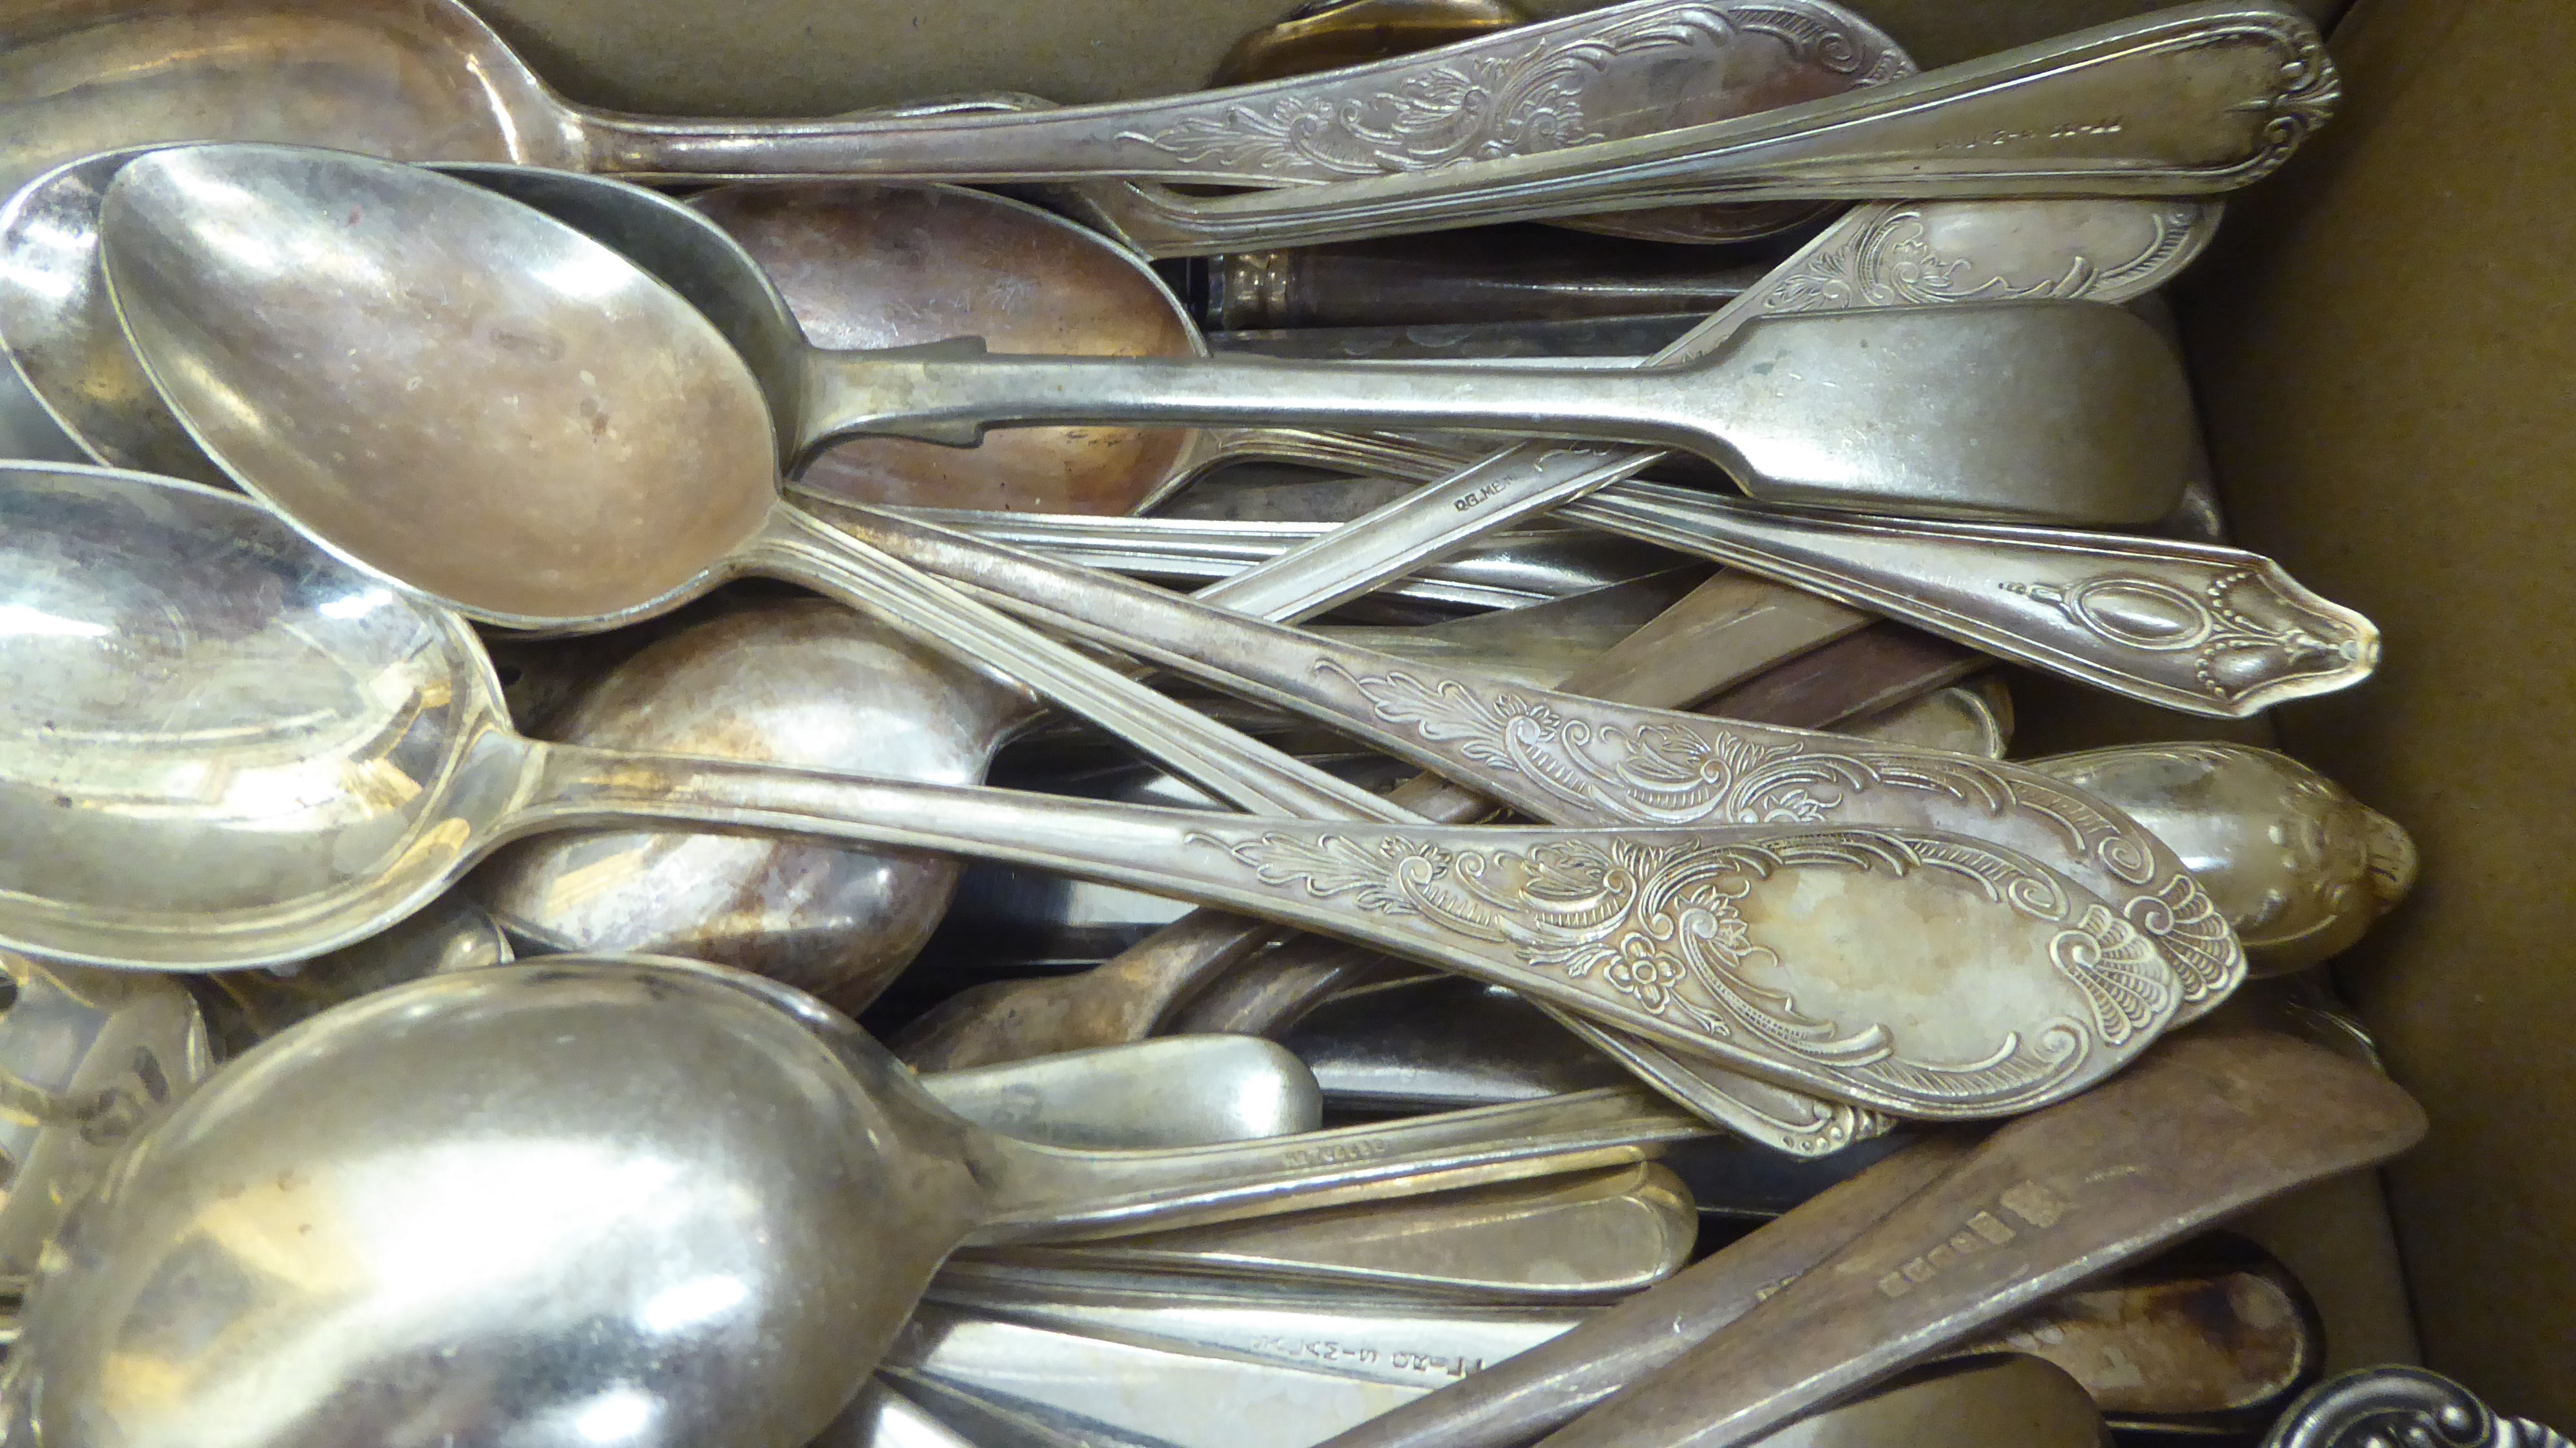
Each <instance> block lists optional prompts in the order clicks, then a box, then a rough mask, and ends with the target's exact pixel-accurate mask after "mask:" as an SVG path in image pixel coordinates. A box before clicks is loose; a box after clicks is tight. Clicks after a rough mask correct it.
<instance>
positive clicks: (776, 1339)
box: [5, 957, 1690, 1448]
mask: <svg viewBox="0 0 2576 1448" xmlns="http://www.w3.org/2000/svg"><path fill="white" fill-rule="evenodd" d="M639 1060H649V1061H653V1062H656V1063H659V1069H656V1070H652V1071H638V1070H636V1069H635V1066H636V1063H637V1062H638V1061H639ZM495 1062H510V1063H512V1066H511V1069H510V1070H508V1071H498V1072H496V1071H495V1070H494V1069H493V1064H494V1063H495ZM1689 1129H1690V1128H1689V1127H1688V1126H1687V1125H1686V1124H1685V1123H1683V1122H1681V1121H1680V1120H1679V1119H1678V1118H1676V1117H1674V1116H1672V1115H1671V1114H1670V1113H1669V1112H1665V1111H1661V1110H1658V1109H1655V1108H1652V1107H1648V1106H1645V1105H1644V1104H1643V1103H1641V1102H1640V1101H1639V1100H1638V1099H1637V1098H1636V1097H1635V1096H1634V1095H1632V1094H1629V1093H1617V1092H1613V1093H1594V1094H1593V1095H1591V1096H1587V1097H1578V1098H1573V1099H1570V1100H1566V1101H1559V1102H1552V1103H1548V1104H1547V1105H1546V1106H1545V1107H1541V1108H1537V1109H1531V1108H1513V1109H1512V1110H1511V1111H1510V1112H1507V1113H1501V1114H1497V1113H1467V1114H1464V1115H1460V1116H1456V1117H1452V1118H1447V1119H1444V1120H1443V1121H1441V1122H1440V1123H1438V1124H1437V1125H1435V1126H1430V1127H1424V1126H1422V1125H1420V1124H1406V1125H1401V1126H1398V1127H1393V1128H1388V1127H1372V1128H1363V1129H1360V1130H1357V1131H1348V1130H1346V1131H1342V1132H1336V1133H1321V1134H1310V1135H1307V1136H1303V1137H1291V1138H1283V1139H1277V1140H1268V1141H1259V1142H1249V1143H1238V1144H1233V1145H1227V1146H1217V1147H1205V1148H1198V1149H1193V1150H1187V1151H1180V1152H1111V1153H1084V1152H1071V1151H1065V1150H1062V1149H1059V1148H1052V1147H1043V1146H1037V1145H1033V1144H1030V1143H1026V1142H1020V1141H1015V1140H1013V1139H1011V1138H1008V1137H1004V1136H998V1135H995V1134H993V1133H990V1132H987V1131H984V1130H982V1129H981V1128H978V1127H975V1126H973V1125H971V1124H970V1123H968V1122H966V1121H965V1120H963V1119H962V1118H959V1117H957V1116H955V1115H953V1114H951V1113H949V1112H947V1111H946V1110H944V1109H943V1108H941V1107H940V1106H939V1105H938V1104H937V1103H936V1101H935V1100H933V1099H932V1098H931V1097H929V1096H928V1095H927V1094H925V1093H924V1092H922V1091H921V1090H920V1089H919V1088H917V1087H916V1086H914V1085H913V1084H912V1079H911V1076H910V1074H909V1073H908V1072H905V1071H903V1070H902V1069H901V1068H899V1067H897V1066H896V1065H895V1064H894V1063H893V1061H892V1060H891V1058H889V1057H887V1056H886V1055H885V1053H884V1051H883V1050H882V1048H880V1047H877V1046H876V1045H875V1044H874V1043H873V1042H871V1041H870V1040H869V1039H868V1038H867V1037H866V1036H865V1035H863V1034H861V1033H860V1032H859V1031H858V1030H857V1028H856V1027H854V1026H852V1025H850V1023H849V1022H848V1020H847V1019H846V1018H845V1017H841V1016H839V1015H837V1014H836V1013H834V1012H832V1011H830V1010H829V1009H828V1008H825V1007H823V1006H822V1005H821V1004H820V1003H819V1002H816V1001H814V1000H813V999H812V998H811V997H808V996H805V995H803V994H802V993H801V992H797V991H794V990H792V989H790V988H788V987H783V986H778V985H775V984H774V983H771V982H767V981H763V980H761V979H760V978H759V977H756V976H749V975H745V974H742V973H739V972H729V971H724V970H723V969H722V968H720V967H710V966H699V965H693V964H686V963H671V962H653V961H643V960H636V961H619V960H614V959H604V958H599V959H594V958H582V957H564V958H560V959H557V960H551V961H544V962H537V963H532V964H522V965H511V966H497V967H493V968H490V969H486V970H479V971H466V972H460V973H456V974H451V975H445V976H437V977H432V978H430V979H426V980H420V981H414V982H410V983H408V984H405V985H401V986H396V987H393V988H391V989H388V990H385V991H381V992H378V993H376V994H375V995H373V996H370V997H368V998H366V999H364V1000H360V1001H357V1002H353V1003H351V1004H348V1005H344V1006H341V1007H339V1008H337V1009H335V1010H332V1011H329V1012H326V1013H324V1014H323V1015H321V1016H317V1017H315V1018H314V1019H312V1020H309V1021H306V1022H304V1023H302V1024H301V1025H298V1026H296V1027H293V1028H291V1029H290V1030H288V1031H287V1032H286V1033H285V1034H283V1035H281V1036H279V1037H278V1038H276V1039H275V1040H273V1041H271V1042H268V1043H266V1044H264V1045H262V1046H261V1047H259V1048H257V1049H255V1050H253V1051H252V1052H250V1053H249V1054H248V1055H245V1056H244V1057H242V1058H241V1059H240V1060H239V1061H236V1062H234V1063H233V1064H232V1065H231V1066H229V1067H227V1068H226V1069H225V1070H224V1071H223V1072H222V1073H221V1074H220V1075H218V1076H217V1077H216V1078H214V1080H213V1081H211V1082H210V1083H209V1084H208V1086H207V1087H206V1088H205V1089H204V1090H203V1091H201V1092H200V1093H198V1094H197V1095H196V1096H194V1097H192V1098H191V1099H190V1101H189V1102H188V1103H187V1104H185V1105H183V1106H181V1107H180V1108H179V1109H178V1110H177V1111H175V1112H173V1113H172V1114H170V1115H167V1116H165V1117H163V1118H162V1119H161V1120H160V1122H159V1123H157V1124H156V1125H155V1126H153V1127H152V1128H151V1129H149V1130H148V1131H147V1132H146V1133H145V1134H144V1135H142V1136H141V1137H139V1138H137V1140H136V1143H135V1144H134V1146H133V1147H131V1148H130V1149H129V1150H128V1151H127V1152H126V1154H125V1155H124V1156H123V1157H122V1158H121V1159H120V1161H119V1162H118V1164H117V1166H116V1168H115V1170H114V1172H113V1173H112V1175H111V1177H110V1178H109V1180H108V1181H107V1182H106V1183H105V1184H104V1185H103V1186H102V1187H101V1188H100V1189H99V1190H98V1191H96V1192H94V1193H93V1194H91V1195H90V1196H89V1197H88V1198H87V1199H86V1200H85V1201H84V1202H83V1203H82V1204H81V1206H80V1207H79V1208H77V1209H76V1210H75V1212H74V1213H73V1215H72V1218H71V1220H70V1221H69V1222H68V1223H67V1225H66V1226H65V1228H64V1230H63V1232H62V1234H61V1235H60V1236H59V1237H58V1238H57V1240H56V1243H55V1247H54V1249H53V1251H51V1252H50V1253H49V1254H48V1258H47V1264H46V1267H45V1269H44V1271H43V1274H42V1276H41V1279H40V1280H39V1281H38V1282H37V1283H36V1284H35V1285H34V1287H33V1288H32V1289H31V1290H30V1292H29V1293H28V1296H27V1305H26V1310H25V1313H24V1317H23V1332H22V1335H21V1337H20V1340H19V1342H18V1344H17V1346H16V1348H15V1349H14V1350H13V1352H12V1353H11V1356H10V1361H9V1365H8V1379H7V1384H6V1388H5V1396H6V1398H7V1410H8V1413H9V1415H10V1418H11V1420H12V1421H11V1423H10V1432H11V1433H12V1435H13V1436H17V1435H21V1434H27V1433H33V1434H35V1435H36V1440H40V1441H45V1442H56V1443H64V1444H72V1443H87V1444H105V1443H124V1444H136V1445H140V1444H147V1443H149V1444H173V1445H175V1444H178V1443H183V1442H184V1443H192V1444H197V1445H208V1444H218V1443H222V1444H245V1445H246V1444H254V1443H278V1444H284V1443H293V1442H315V1441H334V1442H373V1441H383V1440H385V1439H386V1438H388V1437H390V1436H393V1435H396V1434H398V1433H404V1432H416V1431H417V1430H418V1429H419V1427H420V1426H421V1425H422V1424H424V1423H431V1424H436V1425H437V1427H435V1428H434V1429H433V1431H442V1432H450V1433H453V1434H454V1435H455V1437H456V1440H457V1441H460V1442H472V1443H498V1442H504V1441H507V1442H513V1443H527V1444H566V1445H569V1444H574V1443H595V1442H596V1441H597V1433H596V1432H595V1431H592V1430H595V1428H596V1426H597V1423H598V1421H599V1419H598V1417H596V1416H594V1415H596V1414H602V1413H604V1412H606V1411H609V1410H606V1409H602V1408H601V1407H600V1405H601V1404H602V1403H616V1404H621V1405H623V1406H621V1407H620V1408H619V1409H617V1410H616V1411H619V1412H621V1413H622V1415H623V1416H621V1417H620V1419H619V1421H620V1422H623V1423H627V1424H630V1425H631V1427H630V1429H629V1432H630V1434H631V1436H628V1437H626V1439H625V1441H627V1442H630V1443H634V1444H638V1445H644V1444H674V1445H676V1444H691V1443H705V1442H712V1441H718V1440H721V1441H724V1442H727V1443H734V1444H741V1445H745V1448H793V1445H797V1444H800V1443H802V1442H804V1441H805V1440H806V1439H808V1438H810V1437H811V1436H812V1435H813V1434H814V1433H815V1432H817V1431H819V1430H820V1429H821V1428H822V1426H823V1424H824V1423H825V1422H827V1421H828V1420H829V1419H830V1418H831V1417H832V1415H833V1414H834V1413H835V1412H837V1411H838V1410H839V1409H840V1408H841V1406H842V1405H843V1404H844V1403H845V1402H847V1400H848V1399H849V1398H850V1396H851V1395H852V1394H853V1393H854V1392H855V1391H856V1390H857V1388H858V1386H859V1384H860V1382H861V1381H862V1380H864V1378H865V1376H866V1374H867V1372H868V1370H869V1369H870V1367H871V1366H872V1365H873V1363H874V1361H875V1359H876V1357H877V1355H878V1354H879V1353H880V1352H882V1351H883V1349H884V1348H885V1346H886V1344H887V1342H888V1340H889V1339H890V1338H891V1336H892V1335H893V1333H894V1332H895V1331H896V1329H897V1328H898V1327H899V1325H900V1324H901V1322H902V1320H903V1317H904V1314H905V1313H907V1312H908V1311H910V1310H911V1308H912V1306H913V1304H914V1302H915V1300H916V1299H917V1298H918V1297H919V1295H920V1293H921V1291H922V1289H923V1287H924V1286H925V1285H926V1284H927V1282H928V1280H929V1278H930V1275H931V1273H932V1271H933V1269H935V1268H936V1266H937V1265H938V1263H939V1261H940V1259H941V1258H943V1257H945V1256H946V1255H947V1254H948V1253H949V1252H950V1251H951V1250H953V1249H954V1248H955V1247H956V1246H957V1245H959V1244H960V1243H962V1242H964V1241H967V1240H980V1241H987V1242H992V1241H1008V1240H1013V1239H1020V1238H1029V1237H1038V1236H1045V1235H1049V1234H1062V1233H1074V1234H1079V1233H1081V1232H1085V1231H1098V1230H1119V1229H1125V1228H1131V1227H1133V1226H1135V1225H1138V1224H1141V1223H1144V1222H1148V1221H1154V1220H1174V1221H1186V1220H1190V1219H1192V1218H1198V1219H1208V1218H1222V1217H1225V1216H1229V1215H1241V1214H1244V1213H1247V1212H1250V1213H1258V1212H1265V1211H1277V1210H1286V1209H1290V1208H1293V1207H1295V1206H1299V1205H1304V1204H1308V1203H1329V1202H1332V1201H1335V1200H1346V1199H1349V1198H1350V1197H1351V1196H1353V1195H1359V1196H1367V1195H1373V1194H1378V1193H1383V1192H1386V1191H1389V1190H1408V1189H1412V1188H1413V1187H1415V1186H1421V1185H1429V1184H1433V1183H1439V1182H1443V1181H1451V1180H1457V1181H1473V1180H1477V1179H1479V1178H1485V1179H1491V1178H1492V1177H1494V1176H1497V1175H1500V1176H1508V1175H1510V1174H1512V1173H1513V1172H1514V1171H1515V1170H1517V1169H1518V1164H1520V1163H1522V1162H1524V1161H1526V1160H1529V1159H1532V1158H1535V1159H1538V1160H1541V1161H1549V1160H1562V1159H1565V1156H1566V1153H1569V1152H1574V1151H1579V1150H1585V1149H1589V1150H1591V1151H1592V1153H1593V1157H1594V1159H1595V1160H1616V1159H1620V1158H1621V1157H1623V1156H1625V1157H1628V1158H1630V1159H1633V1158H1634V1156H1636V1155H1637V1154H1639V1153H1640V1152H1641V1150H1642V1149H1643V1148H1642V1145H1641V1144H1642V1143H1646V1142H1650V1141H1652V1140H1654V1139H1656V1138H1657V1136H1658V1135H1659V1134H1660V1135H1669V1134H1672V1133H1674V1132H1686V1131H1688V1130H1689ZM297 1264H313V1265H314V1266H315V1267H322V1266H327V1267H328V1269H329V1270H328V1271H327V1272H318V1271H300V1270H296V1269H297ZM209 1273H221V1274H222V1276H221V1279H220V1280H223V1281H225V1282H228V1283H231V1284H235V1285H234V1286H233V1287H232V1288H231V1289H230V1290H228V1291H224V1292H210V1291H205V1290H202V1285H203V1284H205V1283H207V1282H209V1281H211V1280H215V1279H213V1278H210V1277H209V1276H208V1274H209ZM190 1284H197V1285H196V1286H191V1285H190ZM145 1352H148V1353H150V1354H152V1355H153V1356H154V1357H155V1358H157V1359H162V1360H168V1361H172V1362H173V1363H174V1366H177V1367H179V1368H180V1377H179V1378H178V1379H177V1380H176V1381H182V1382H188V1383H192V1384H194V1385H196V1386H195V1387H194V1388H192V1389H191V1390H189V1391H184V1392H177V1393H173V1392H170V1391H168V1389H167V1387H166V1386H163V1385H156V1386H151V1387H139V1386H138V1385H137V1384H136V1383H135V1381H134V1379H133V1378H132V1377H131V1375H130V1374H128V1373H126V1372H123V1371H121V1370H119V1368H118V1364H120V1363H124V1362H130V1361H133V1360H134V1355H135V1354H137V1353H145ZM639 1364H649V1365H650V1366H649V1369H646V1368H643V1367H639ZM168 1381H171V1380H164V1383H165V1384H166V1382H168Z"/></svg>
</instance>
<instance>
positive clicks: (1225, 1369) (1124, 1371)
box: [886, 1304, 1425, 1448]
mask: <svg viewBox="0 0 2576 1448" xmlns="http://www.w3.org/2000/svg"><path fill="white" fill-rule="evenodd" d="M886 1371H887V1373H888V1376H889V1377H890V1378H891V1379H892V1381H894V1382H895V1383H896V1384H897V1385H898V1386H906V1385H909V1384H910V1383H911V1382H913V1381H914V1380H915V1379H916V1378H919V1379H926V1380H928V1381H930V1382H932V1383H936V1384H939V1385H942V1386H945V1387H948V1388H951V1389H955V1390H958V1391H962V1392H964V1393H967V1394H969V1395H971V1396H973V1397H976V1398H979V1399H982V1400H984V1401H987V1402H991V1403H995V1404H998V1405H1000V1406H1002V1407H1005V1408H1009V1409H1014V1410H1017V1411H1018V1412H1021V1413H1025V1414H1027V1415H1029V1416H1031V1417H1034V1418H1036V1419H1038V1420H1039V1421H1040V1422H1041V1423H1045V1424H1048V1425H1050V1426H1053V1427H1054V1428H1056V1429H1057V1430H1058V1431H1060V1432H1064V1433H1067V1434H1070V1435H1073V1436H1075V1437H1077V1438H1081V1437H1087V1436H1089V1434H1090V1433H1091V1432H1092V1431H1094V1430H1095V1426H1096V1427H1097V1428H1100V1429H1106V1430H1107V1432H1108V1433H1109V1434H1110V1435H1111V1437H1112V1439H1113V1441H1119V1442H1128V1443H1142V1444H1155V1445H1160V1448H1310V1445H1312V1444H1313V1443H1315V1442H1316V1441H1317V1440H1319V1439H1322V1438H1325V1437H1328V1436H1330V1435H1331V1434H1333V1433H1335V1432H1338V1431H1340V1430H1342V1429H1345V1428H1351V1427H1356V1426H1358V1425H1359V1424H1361V1423H1364V1422H1366V1421H1368V1420H1369V1419H1371V1418H1373V1417H1376V1416H1377V1415H1378V1414H1380V1413H1383V1412H1385V1411H1387V1410H1388V1409H1390V1408H1393V1407H1395V1406H1397V1405H1399V1404H1401V1403H1405V1402H1408V1401H1410V1400H1412V1399H1414V1398H1417V1397H1419V1396H1421V1395H1422V1393H1423V1392H1424V1391H1425V1387H1424V1386H1422V1385H1418V1384H1395V1383H1385V1382H1373V1381H1370V1380H1368V1379H1365V1378H1355V1377H1351V1376H1348V1375H1346V1374H1343V1373H1340V1372H1336V1371H1333V1370H1332V1369H1331V1368H1330V1367H1327V1366H1313V1367H1301V1366H1290V1365H1286V1364H1282V1363H1276V1362H1264V1361H1260V1360H1257V1359H1250V1358H1243V1357H1237V1356H1217V1355H1213V1354H1208V1353H1200V1352H1191V1351H1188V1350H1186V1349H1184V1348H1182V1347H1180V1346H1179V1345H1178V1344H1173V1345H1169V1346H1166V1345H1163V1344H1159V1343H1153V1342H1149V1341H1139V1340H1136V1339H1132V1338H1115V1339H1113V1338H1098V1337H1089V1336H1085V1335H1083V1334H1080V1333H1074V1332H1058V1331H1051V1330H1049V1329H1047V1328H1044V1327H1038V1326H1032V1325H1026V1324H1023V1323H1019V1322H1013V1321H1007V1320H1002V1319H996V1318H989V1317H981V1316H976V1315H972V1314H969V1313H967V1312H964V1311H961V1310H959V1309H956V1308H953V1307H949V1306H947V1305H945V1304H940V1305H927V1306H924V1307H923V1308H922V1309H921V1310H920V1311H919V1312H917V1313H915V1314H914V1315H913V1318H912V1321H911V1322H910V1323H908V1324H906V1326H905V1328H904V1331H903V1333H902V1335H901V1336H900V1337H898V1338H897V1339H896V1341H895V1344H894V1346H893V1348H892V1350H891V1351H890V1352H889V1353H888V1354H887V1358H886Z"/></svg>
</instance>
